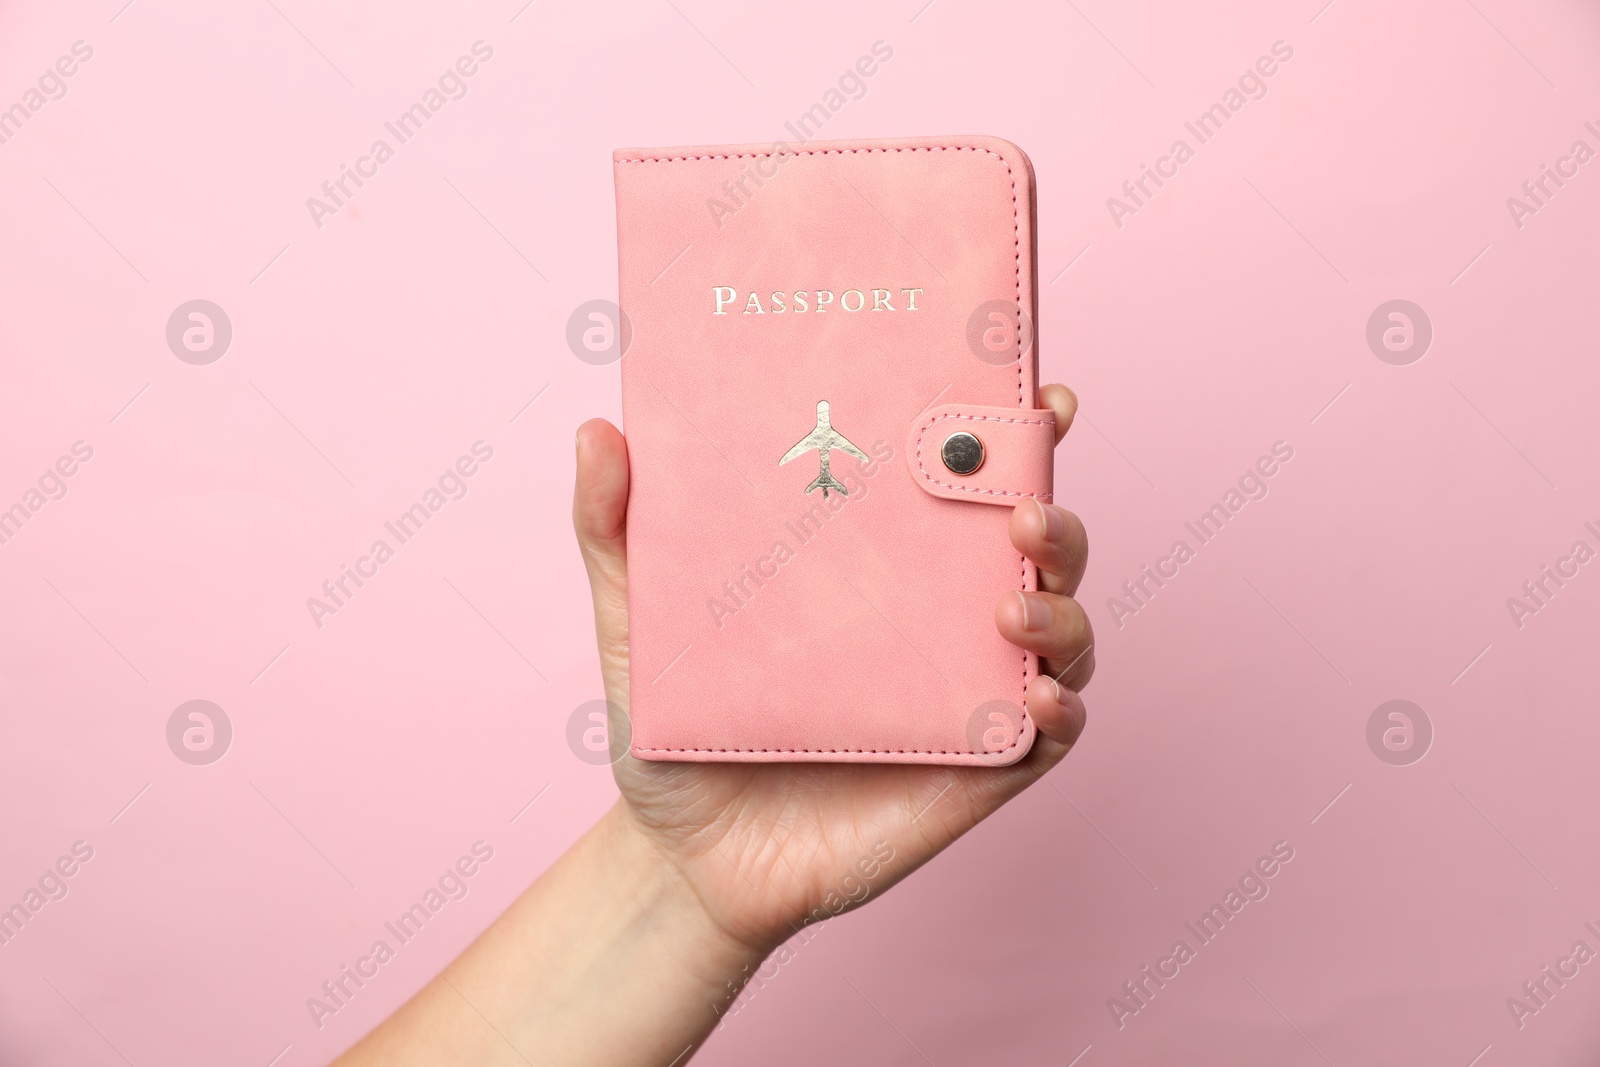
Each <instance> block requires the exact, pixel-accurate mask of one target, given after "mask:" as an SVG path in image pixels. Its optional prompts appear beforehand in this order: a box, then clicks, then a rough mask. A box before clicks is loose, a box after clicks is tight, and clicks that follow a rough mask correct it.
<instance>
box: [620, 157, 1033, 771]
mask: <svg viewBox="0 0 1600 1067" xmlns="http://www.w3.org/2000/svg"><path fill="white" fill-rule="evenodd" d="M947 151H954V152H983V153H984V154H985V155H990V156H993V157H994V158H995V159H998V160H999V161H1000V165H1001V166H1002V167H1004V168H1006V177H1008V178H1009V179H1011V235H1012V243H1013V246H1014V247H1015V249H1016V270H1017V307H1018V308H1019V309H1020V308H1021V307H1022V222H1021V218H1020V213H1019V212H1018V210H1017V175H1016V172H1015V171H1013V170H1012V169H1011V164H1010V163H1008V162H1006V157H1005V156H1002V155H1001V154H1000V153H998V152H996V151H994V150H993V149H989V148H979V147H978V146H977V145H963V144H949V145H908V146H906V147H904V148H808V149H805V150H804V151H798V152H781V153H775V152H729V153H721V154H714V155H708V156H648V157H645V158H642V159H617V160H612V163H613V164H616V163H681V162H689V161H692V160H706V159H769V158H771V157H772V156H774V155H786V156H830V155H832V156H842V155H858V154H863V153H865V154H871V153H873V152H947ZM1022 401H1023V396H1022V353H1021V351H1018V352H1017V407H1018V408H1021V407H1022V406H1023V403H1022ZM1018 421H1021V420H1018ZM917 462H918V463H919V465H920V463H921V441H920V440H919V441H918V461H917ZM924 473H926V472H924ZM930 477H931V476H930ZM1017 563H1018V564H1019V565H1020V567H1021V575H1020V577H1019V578H1018V579H1017V591H1018V592H1025V591H1026V590H1027V585H1028V557H1026V556H1024V555H1022V554H1021V553H1018V554H1017ZM1018 651H1019V652H1021V653H1022V694H1021V697H1022V698H1021V705H1022V725H1021V726H1018V727H1017V736H1016V737H1015V738H1013V739H1012V741H1011V744H1009V745H1007V746H1006V747H1005V748H1003V749H1000V750H998V751H996V752H992V753H988V754H989V755H994V756H997V755H999V754H1000V753H1001V752H1009V751H1011V750H1012V749H1014V748H1016V747H1017V745H1019V744H1021V742H1022V735H1023V733H1024V732H1025V731H1026V729H1027V725H1028V657H1029V656H1031V655H1032V653H1030V652H1028V651H1027V650H1026V649H1019V650H1018ZM637 751H639V752H705V753H713V752H775V753H781V752H811V753H816V754H818V755H830V754H835V753H837V754H844V753H850V752H855V753H860V754H863V755H884V756H911V755H922V756H976V755H980V753H979V752H977V751H976V750H975V749H952V750H944V749H899V748H888V749H876V748H641V749H638V750H637Z"/></svg>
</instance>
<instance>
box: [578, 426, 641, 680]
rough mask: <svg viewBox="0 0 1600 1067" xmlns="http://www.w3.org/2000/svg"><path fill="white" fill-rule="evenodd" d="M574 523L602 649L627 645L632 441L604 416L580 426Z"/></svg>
mask: <svg viewBox="0 0 1600 1067" xmlns="http://www.w3.org/2000/svg"><path fill="white" fill-rule="evenodd" d="M577 449H578V471H577V479H576V481H575V482H574V484H573V489H572V526H573V529H574V531H575V532H576V533H577V535H578V547H579V549H581V550H582V552H583V563H584V567H585V569H587V570H588V572H589V590H590V592H591V593H592V594H593V596H594V616H595V628H596V630H597V631H598V632H599V638H600V650H601V654H602V655H605V654H606V653H607V652H608V650H614V649H622V650H625V649H626V648H627V636H628V635H627V626H628V621H627V607H628V555H627V514H628V446H627V442H626V441H624V440H623V438H622V434H621V432H620V431H618V430H617V428H616V427H615V426H613V425H611V424H610V423H609V422H606V421H605V420H604V419H591V420H589V421H588V422H586V423H584V424H583V425H582V426H580V427H578V440H577Z"/></svg>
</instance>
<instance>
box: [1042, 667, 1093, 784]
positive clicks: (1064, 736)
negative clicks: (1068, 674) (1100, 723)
mask: <svg viewBox="0 0 1600 1067" xmlns="http://www.w3.org/2000/svg"><path fill="white" fill-rule="evenodd" d="M1027 700H1028V715H1029V717H1030V718H1032V719H1033V722H1034V725H1035V726H1037V727H1038V728H1039V738H1038V740H1037V741H1035V742H1034V744H1035V746H1036V747H1039V746H1043V748H1044V751H1043V753H1041V755H1042V757H1043V759H1044V761H1045V763H1046V766H1045V768H1044V769H1045V770H1048V769H1049V768H1050V767H1051V766H1054V765H1055V763H1056V761H1057V760H1059V759H1060V758H1061V757H1062V756H1065V755H1066V754H1067V750H1068V749H1070V748H1071V747H1072V746H1073V745H1075V744H1076V743H1077V741H1078V736H1079V735H1080V734H1082V733H1083V728H1084V726H1085V724H1087V722H1088V721H1089V712H1088V709H1087V708H1085V707H1084V704H1083V698H1082V697H1080V696H1079V695H1078V694H1077V693H1074V692H1073V691H1072V690H1071V689H1069V688H1067V687H1066V686H1064V685H1061V684H1060V683H1059V682H1057V681H1055V680H1054V679H1053V678H1048V677H1045V676H1043V675H1041V676H1039V677H1037V678H1035V679H1034V680H1033V682H1032V684H1030V685H1029V686H1028V695H1027ZM1052 756H1054V758H1051V757H1052Z"/></svg>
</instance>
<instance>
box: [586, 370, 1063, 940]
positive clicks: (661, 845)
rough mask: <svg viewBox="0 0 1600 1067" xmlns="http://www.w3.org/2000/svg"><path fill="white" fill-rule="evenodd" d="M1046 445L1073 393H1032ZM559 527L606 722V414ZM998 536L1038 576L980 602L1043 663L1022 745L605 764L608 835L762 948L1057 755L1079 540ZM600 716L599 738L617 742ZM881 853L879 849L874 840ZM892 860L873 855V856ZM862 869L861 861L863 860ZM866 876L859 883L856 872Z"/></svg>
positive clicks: (838, 904) (611, 635)
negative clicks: (958, 753)
mask: <svg viewBox="0 0 1600 1067" xmlns="http://www.w3.org/2000/svg"><path fill="white" fill-rule="evenodd" d="M1040 399H1041V401H1042V402H1043V403H1044V404H1046V405H1048V406H1049V407H1050V408H1051V409H1053V410H1054V411H1055V414H1056V441H1057V442H1058V443H1059V442H1060V440H1061V439H1062V437H1063V436H1065V435H1066V433H1067V430H1068V429H1069V428H1070V427H1071V425H1072V418H1073V415H1074V414H1075V412H1076V410H1077V398H1076V397H1075V396H1074V395H1073V394H1072V392H1071V391H1070V390H1068V389H1067V388H1066V387H1064V386H1060V385H1050V386H1046V387H1045V388H1044V389H1042V390H1041V391H1040ZM577 445H578V477H577V485H576V490H575V494H574V501H573V523H574V526H575V527H576V529H577V534H578V543H579V545H580V547H581V548H582V550H583V559H584V564H585V566H586V567H587V568H588V571H589V584H590V588H591V590H592V592H593V595H594V613H595V628H596V630H597V632H598V637H599V642H600V660H601V665H602V669H603V673H604V676H605V691H606V699H607V701H608V703H609V704H610V706H611V708H612V714H613V716H616V715H626V714H627V709H628V598H627V580H628V562H627V544H626V540H625V522H624V519H625V515H626V512H627V504H628V452H627V445H626V443H625V442H624V440H623V437H622V435H621V434H620V433H619V432H618V431H617V429H616V428H615V427H614V426H612V425H611V424H610V423H608V422H605V421H603V420H598V419H596V420H593V421H591V422H588V423H585V424H584V425H583V426H582V427H581V428H580V429H579V431H578V442H577ZM1011 542H1012V544H1013V545H1015V546H1016V548H1017V550H1018V551H1020V552H1021V553H1022V554H1023V555H1025V556H1027V557H1028V558H1029V559H1030V560H1032V561H1033V562H1034V564H1035V565H1036V566H1037V567H1038V569H1039V587H1040V589H1039V592H1035V593H1020V592H1011V593H1007V594H1005V595H1004V596H1002V597H1001V598H1000V600H999V602H998V603H997V604H996V605H995V625H996V626H997V627H998V628H999V631H1000V633H1001V635H1002V636H1004V637H1005V638H1006V640H1008V641H1010V642H1011V643H1012V644H1015V645H1019V646H1021V647H1022V648H1025V649H1027V650H1029V651H1031V652H1035V653H1038V655H1039V656H1040V657H1041V659H1042V666H1041V673H1040V676H1039V677H1038V678H1036V679H1034V681H1033V684H1032V685H1031V686H1030V687H1029V689H1028V692H1027V710H1028V714H1029V715H1031V716H1032V717H1033V720H1034V722H1035V724H1036V725H1037V727H1038V731H1039V736H1038V739H1037V740H1036V741H1035V743H1034V746H1033V748H1032V750H1031V751H1030V752H1029V753H1028V755H1027V756H1026V757H1024V758H1023V759H1022V760H1021V761H1020V762H1018V763H1016V764H1014V765H1012V766H1010V767H1004V768H988V767H938V766H923V765H911V764H822V763H806V764H785V763H659V762H649V761H645V760H639V759H635V758H634V757H633V756H632V755H630V754H624V755H622V756H621V758H619V759H618V760H617V762H616V764H615V773H616V778H617V785H618V786H619V788H620V789H621V791H622V800H623V803H622V805H620V806H619V808H618V809H617V810H616V811H614V812H613V813H612V818H613V820H614V821H615V822H616V823H617V824H618V829H619V832H621V833H624V834H637V835H638V836H639V838H641V839H642V840H643V841H645V842H648V843H649V845H650V846H651V847H652V848H653V850H654V851H655V852H656V853H657V854H658V855H659V857H660V860H661V862H662V863H663V864H665V865H667V867H668V868H670V871H671V873H672V875H673V876H674V879H675V880H676V881H678V882H679V883H680V884H681V886H682V888H683V889H684V890H685V893H686V895H687V896H691V897H692V898H693V899H694V901H695V902H697V904H698V906H699V907H700V908H702V909H704V913H705V916H706V918H707V919H708V920H709V922H710V924H711V926H712V928H714V929H715V930H717V931H720V932H721V933H722V934H723V935H725V936H726V938H727V939H729V941H730V942H732V943H733V944H734V945H737V946H743V947H745V948H746V949H748V950H749V951H750V952H751V953H752V954H755V955H757V956H764V955H765V954H766V953H768V952H770V951H771V950H772V949H773V948H775V947H776V946H777V945H778V944H780V943H782V942H783V941H784V940H785V939H787V938H788V937H789V936H790V935H791V934H793V933H794V932H795V931H797V930H798V929H800V926H801V924H802V923H803V922H805V921H806V916H807V915H808V914H835V913H837V912H838V911H841V910H843V907H844V904H845V902H847V901H848V902H849V903H851V904H854V903H859V902H860V901H861V900H863V899H867V897H865V896H863V895H862V888H861V887H862V886H863V885H864V884H865V885H866V886H867V890H866V891H867V892H868V893H870V894H873V895H875V894H876V893H879V892H882V891H883V890H884V889H886V888H888V887H889V886H890V885H892V884H894V883H895V882H896V881H898V880H899V879H901V878H903V877H905V876H906V875H907V874H909V873H910V872H911V871H913V870H915V869H916V868H917V867H919V866H920V865H921V864H923V863H924V862H926V861H927V860H928V859H930V858H932V857H933V856H934V855H935V854H937V853H938V852H939V851H940V850H942V849H943V848H945V847H946V846H947V845H949V844H950V843H951V842H952V841H954V840H955V839H956V838H958V837H960V836H961V835H962V834H963V833H965V832H966V831H967V830H969V829H971V828H972V827H973V826H975V825H976V824H977V823H979V822H980V821H982V820H983V819H984V818H985V817H987V816H988V815H989V814H990V813H991V812H993V811H994V810H995V809H996V808H998V807H1000V805H1002V804H1004V803H1005V802H1006V801H1007V800H1010V799H1011V798H1012V797H1014V796H1016V795H1017V794H1018V793H1020V792H1021V791H1022V790H1023V789H1026V788H1027V787H1028V786H1029V785H1031V784H1032V783H1033V782H1035V781H1037V780H1038V779H1039V778H1040V776H1042V775H1043V774H1044V773H1045V772H1046V771H1048V770H1049V769H1050V768H1052V767H1054V766H1055V765H1056V764H1057V763H1059V762H1060V761H1061V758H1062V757H1063V756H1065V755H1066V754H1067V751H1068V750H1069V749H1070V748H1071V747H1072V745H1073V742H1075V741H1076V740H1077V739H1078V735H1079V733H1081V732H1082V730H1083V726H1084V717H1085V712H1084V705H1083V701H1082V700H1081V699H1080V698H1079V696H1078V692H1077V691H1078V690H1080V689H1082V688H1083V687H1084V686H1085V685H1087V684H1088V681H1089V678H1090V676H1091V675H1092V674H1093V673H1094V635H1093V632H1092V631H1091V629H1090V626H1089V620H1088V617H1087V616H1086V615H1085V614H1084V611H1083V609H1082V608H1081V607H1080V606H1079V605H1078V603H1077V601H1075V600H1073V599H1072V597H1073V594H1074V593H1076V592H1077V589H1078V582H1079V581H1080V580H1081V579H1082V577H1083V571H1084V564H1085V561H1086V558H1087V554H1088V541H1087V537H1086V535H1085V533H1084V529H1083V524H1082V523H1081V522H1079V521H1078V518H1077V516H1075V515H1073V514H1072V513H1071V512H1069V511H1065V510H1063V509H1061V508H1058V507H1055V506H1053V505H1050V504H1041V503H1039V502H1038V501H1037V500H1030V501H1028V502H1027V503H1025V504H1022V505H1021V506H1019V507H1017V508H1016V509H1015V510H1014V511H1013V513H1012V516H1011ZM620 725H621V724H619V723H617V722H613V723H612V724H611V727H612V729H611V736H612V737H614V738H615V737H618V736H621V737H626V736H628V735H627V733H626V731H624V730H619V729H618V727H619V726H620ZM885 846H887V847H885ZM886 856H887V857H892V858H889V859H885V857H886ZM863 864H865V865H866V866H863ZM869 869H870V870H872V871H873V872H874V876H873V877H872V878H871V880H870V882H867V883H864V879H863V871H865V870H869ZM818 908H823V909H825V910H824V911H823V912H821V913H818V912H817V911H816V909H818Z"/></svg>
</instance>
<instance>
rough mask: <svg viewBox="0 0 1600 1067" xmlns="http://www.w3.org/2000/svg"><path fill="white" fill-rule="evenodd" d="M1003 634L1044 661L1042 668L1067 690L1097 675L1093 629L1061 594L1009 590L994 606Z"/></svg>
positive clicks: (1083, 684) (1074, 688)
mask: <svg viewBox="0 0 1600 1067" xmlns="http://www.w3.org/2000/svg"><path fill="white" fill-rule="evenodd" d="M994 616H995V617H994V622H995V626H996V627H997V628H998V629H999V631H1000V636H1001V637H1004V638H1005V639H1006V640H1007V641H1010V642H1011V643H1012V644H1013V645H1016V646H1017V647H1018V648H1024V649H1027V650H1028V651H1029V652H1032V653H1034V654H1035V655H1037V656H1039V657H1040V658H1041V659H1042V660H1044V662H1043V663H1042V664H1040V671H1041V672H1042V673H1047V674H1049V675H1051V676H1052V677H1055V676H1057V675H1059V676H1060V677H1059V679H1058V680H1059V681H1060V683H1061V685H1062V686H1064V687H1065V688H1067V689H1072V690H1078V689H1082V688H1083V687H1084V686H1085V685H1088V684H1089V678H1090V677H1091V676H1092V675H1093V674H1094V628H1093V627H1092V626H1090V625H1089V617H1088V616H1087V615H1086V614H1084V610H1083V608H1082V607H1081V606H1080V605H1079V604H1078V602H1077V601H1076V600H1073V599H1072V598H1071V597H1067V596H1062V595H1060V594H1059V593H1025V592H1011V593H1006V594H1005V595H1003V596H1002V597H1001V598H1000V603H999V604H998V605H997V606H996V607H995V613H994Z"/></svg>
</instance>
